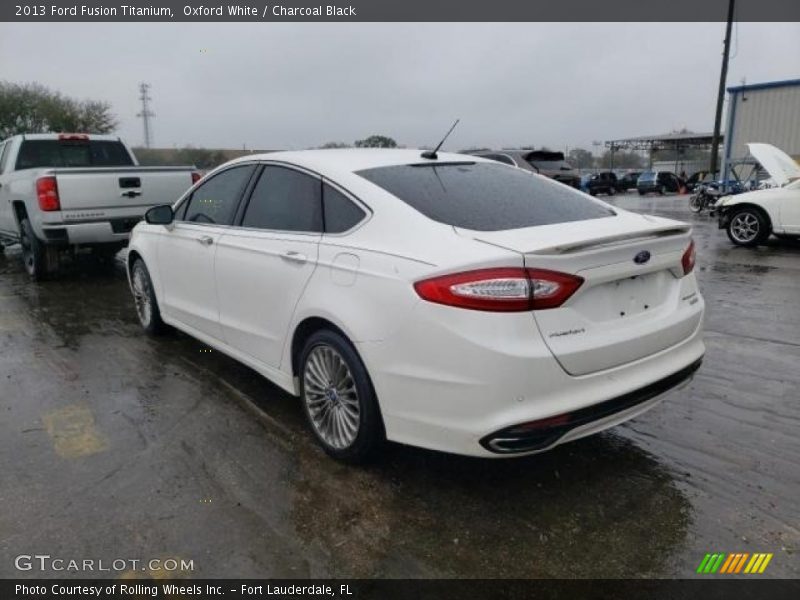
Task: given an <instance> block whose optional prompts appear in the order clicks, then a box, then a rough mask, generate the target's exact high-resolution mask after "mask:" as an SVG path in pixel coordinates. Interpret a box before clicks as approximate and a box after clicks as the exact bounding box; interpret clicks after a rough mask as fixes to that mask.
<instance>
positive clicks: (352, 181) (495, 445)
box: [128, 149, 704, 461]
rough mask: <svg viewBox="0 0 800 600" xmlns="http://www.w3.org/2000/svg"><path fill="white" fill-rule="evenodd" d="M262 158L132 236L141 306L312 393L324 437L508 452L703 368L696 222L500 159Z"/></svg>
mask: <svg viewBox="0 0 800 600" xmlns="http://www.w3.org/2000/svg"><path fill="white" fill-rule="evenodd" d="M430 156H431V155H430V154H428V155H427V157H426V156H422V155H421V154H420V152H419V151H418V150H375V149H372V150H367V149H364V150H315V151H299V152H279V153H273V154H265V155H257V156H247V157H243V158H241V159H237V160H234V161H232V162H229V163H227V164H225V165H223V166H222V167H219V168H218V169H216V170H215V171H213V172H212V173H210V174H208V175H207V176H206V177H205V178H204V179H202V180H201V181H200V182H199V183H198V184H196V185H195V186H194V187H193V188H191V189H190V190H189V191H188V192H187V193H186V194H185V195H184V196H183V197H182V198H181V199H180V200H178V201H177V202H176V203H175V204H174V205H173V206H169V205H165V206H161V207H156V208H154V209H151V210H150V211H149V212H148V214H147V217H146V222H145V223H141V224H139V225H138V226H137V227H136V228H135V229H134V231H133V235H132V238H131V242H130V252H129V253H128V272H129V277H130V283H131V288H132V291H133V294H134V298H135V304H136V309H137V313H138V316H139V319H140V321H141V323H142V325H143V327H144V328H145V329H146V330H147V331H148V332H152V333H157V332H160V331H163V330H164V328H165V325H171V326H173V327H176V328H177V329H180V330H182V331H184V332H186V333H188V334H189V335H191V336H194V337H195V338H197V339H199V340H201V341H203V342H204V343H206V344H208V345H209V346H212V347H213V348H215V349H217V350H219V351H220V352H223V353H225V354H227V355H229V356H231V357H233V358H235V359H236V360H239V361H241V362H242V363H244V364H246V365H248V366H250V367H252V368H253V369H255V370H256V371H258V372H259V373H261V374H262V375H263V376H265V377H266V378H268V379H269V380H271V381H272V382H274V383H275V384H276V385H278V386H280V387H281V388H283V389H285V390H287V391H288V392H289V393H291V394H294V395H296V396H299V397H300V398H301V403H302V406H303V408H304V410H305V413H306V415H307V417H308V421H309V423H310V426H311V429H312V431H313V433H314V435H315V436H316V438H317V440H318V441H319V443H320V444H321V445H322V447H323V448H324V449H325V450H326V451H327V452H328V453H329V454H330V455H332V456H334V457H336V458H339V459H341V460H347V461H358V460H362V459H365V458H367V457H368V456H369V455H371V454H373V453H374V452H375V451H376V450H377V449H378V448H379V447H380V445H381V443H382V442H383V441H384V440H386V439H389V440H393V441H396V442H401V443H404V444H410V445H414V446H422V447H425V448H431V449H436V450H441V451H447V452H454V453H459V454H466V455H474V456H486V457H499V456H511V455H521V454H529V453H533V452H539V451H543V450H547V449H549V448H552V447H553V446H555V445H557V444H560V443H563V442H567V441H570V440H574V439H577V438H580V437H583V436H586V435H589V434H592V433H595V432H598V431H601V430H603V429H606V428H608V427H611V426H613V425H616V424H618V423H621V422H623V421H625V420H627V419H630V418H632V417H635V416H636V415H639V414H641V413H642V412H644V411H646V410H648V409H649V408H651V407H652V406H653V405H654V404H656V403H657V402H658V401H659V400H660V399H661V398H662V395H663V393H664V392H666V391H668V390H670V389H672V388H675V387H676V386H679V385H681V384H684V383H685V382H687V381H688V380H689V379H690V377H691V375H692V374H693V373H694V371H695V370H696V369H697V367H698V366H699V364H700V361H701V359H702V357H703V353H704V346H703V342H702V334H701V329H702V321H703V311H704V302H703V299H702V297H701V295H700V292H699V290H698V287H697V283H696V281H695V276H694V273H693V272H692V270H693V267H694V261H695V253H694V244H693V242H692V240H691V237H690V228H689V226H688V225H686V224H684V223H680V222H677V221H672V220H668V219H663V218H658V217H654V216H646V215H639V214H634V213H630V212H627V211H624V210H621V209H618V208H614V207H612V206H610V205H608V204H606V203H604V202H601V201H599V200H596V199H594V198H591V197H589V196H587V195H585V194H583V193H581V192H578V191H576V190H574V189H571V188H569V187H567V186H564V185H562V184H560V183H556V182H554V181H551V180H548V179H546V178H544V177H542V176H539V175H535V174H532V173H530V172H526V171H523V170H521V169H518V168H515V167H510V166H506V165H503V164H500V163H497V162H496V161H491V160H486V159H482V158H479V157H475V156H465V155H459V154H444V153H441V154H438V155H436V154H434V155H433V156H435V158H431V157H430Z"/></svg>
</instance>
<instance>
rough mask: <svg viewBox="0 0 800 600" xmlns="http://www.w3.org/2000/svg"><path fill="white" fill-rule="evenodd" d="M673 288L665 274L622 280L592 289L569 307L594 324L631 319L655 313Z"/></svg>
mask: <svg viewBox="0 0 800 600" xmlns="http://www.w3.org/2000/svg"><path fill="white" fill-rule="evenodd" d="M674 285H676V280H675V278H674V277H673V276H672V274H671V273H670V272H669V271H657V272H654V273H647V274H642V275H634V276H630V277H624V278H621V279H617V280H614V281H608V282H605V283H601V284H598V285H595V286H592V287H591V288H590V289H588V290H586V293H584V294H582V295H581V296H580V297H578V298H576V299H575V302H574V303H573V304H572V308H573V309H575V310H576V311H577V312H579V313H580V314H581V315H582V316H584V317H585V318H587V319H588V320H590V321H595V322H598V321H611V320H620V319H626V318H630V317H635V316H638V315H643V314H644V313H648V312H651V313H652V312H653V311H656V310H658V308H659V307H661V306H662V305H663V304H664V303H665V302H666V301H667V299H668V298H669V297H670V292H671V286H674Z"/></svg>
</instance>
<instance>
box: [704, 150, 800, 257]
mask: <svg viewBox="0 0 800 600" xmlns="http://www.w3.org/2000/svg"><path fill="white" fill-rule="evenodd" d="M747 147H748V148H749V149H750V154H752V155H753V157H754V158H755V159H756V160H757V161H758V162H759V163H761V166H762V167H764V170H766V171H767V173H769V176H770V179H771V180H772V182H773V184H774V185H775V186H776V187H770V188H766V189H761V190H756V191H753V192H746V193H744V194H737V195H736V196H725V197H723V198H721V199H720V200H719V202H718V203H717V206H716V208H715V212H716V214H717V215H718V217H719V227H720V229H725V231H727V233H728V238H730V240H731V241H732V242H733V243H734V244H736V245H737V246H757V245H759V244H763V243H764V242H765V241H766V240H767V238H768V237H769V236H770V234H774V235H775V236H776V237H781V238H798V237H800V165H798V164H797V162H795V161H794V159H792V157H791V156H789V155H788V154H786V153H785V152H784V151H783V150H780V149H778V148H776V147H775V146H772V145H770V144H748V145H747Z"/></svg>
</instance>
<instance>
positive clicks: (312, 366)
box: [298, 329, 386, 463]
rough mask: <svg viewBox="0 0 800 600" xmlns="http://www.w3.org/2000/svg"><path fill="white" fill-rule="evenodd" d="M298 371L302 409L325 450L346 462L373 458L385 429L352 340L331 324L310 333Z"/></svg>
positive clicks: (380, 445) (379, 447) (359, 461)
mask: <svg viewBox="0 0 800 600" xmlns="http://www.w3.org/2000/svg"><path fill="white" fill-rule="evenodd" d="M298 375H299V380H300V400H301V402H302V404H303V411H304V412H305V415H306V419H307V420H308V424H309V426H310V428H311V431H312V432H313V433H314V437H316V438H317V441H318V442H319V444H320V445H321V446H322V448H323V450H325V452H326V453H327V454H328V455H329V456H331V457H333V458H335V459H337V460H340V461H342V462H347V463H363V462H366V461H368V460H370V459H372V458H374V457H375V456H376V455H377V454H378V453H379V451H380V449H381V447H382V446H383V443H384V441H385V439H386V434H385V430H384V426H383V419H382V418H381V414H380V408H379V407H378V399H377V397H376V395H375V390H374V388H373V387H372V381H371V380H370V378H369V374H368V373H367V369H366V367H365V366H364V363H363V362H362V361H361V358H359V356H358V353H357V352H356V350H355V348H354V347H353V345H352V344H351V343H350V342H349V341H348V340H347V339H346V338H345V337H344V336H342V335H341V334H340V333H337V332H335V331H333V330H330V329H321V330H319V331H317V332H315V333H313V334H311V336H310V337H309V338H308V339H307V340H306V342H305V344H304V345H303V349H302V350H301V352H300V356H299V361H298Z"/></svg>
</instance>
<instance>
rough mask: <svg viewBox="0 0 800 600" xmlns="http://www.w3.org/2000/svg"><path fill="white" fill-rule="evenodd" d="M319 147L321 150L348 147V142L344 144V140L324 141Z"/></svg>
mask: <svg viewBox="0 0 800 600" xmlns="http://www.w3.org/2000/svg"><path fill="white" fill-rule="evenodd" d="M320 148H322V149H323V150H324V149H328V148H350V144H345V143H344V142H325V143H324V144H322V146H320Z"/></svg>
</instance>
